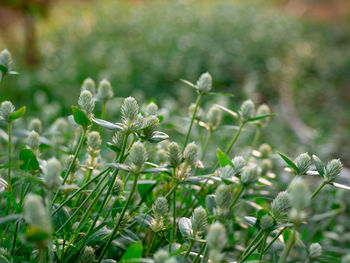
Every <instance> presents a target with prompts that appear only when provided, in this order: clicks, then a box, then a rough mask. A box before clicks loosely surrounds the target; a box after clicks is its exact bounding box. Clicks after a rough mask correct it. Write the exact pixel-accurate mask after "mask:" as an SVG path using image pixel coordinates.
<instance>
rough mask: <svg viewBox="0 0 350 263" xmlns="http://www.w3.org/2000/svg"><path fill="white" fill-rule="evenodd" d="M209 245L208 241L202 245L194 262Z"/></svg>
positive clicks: (195, 261) (194, 262) (195, 262)
mask: <svg viewBox="0 0 350 263" xmlns="http://www.w3.org/2000/svg"><path fill="white" fill-rule="evenodd" d="M206 247H207V243H205V244H204V245H203V246H202V247H201V250H200V251H199V252H198V254H197V256H196V258H195V259H194V261H193V263H197V262H198V261H199V259H200V257H201V254H202V253H203V251H204V250H205V249H206Z"/></svg>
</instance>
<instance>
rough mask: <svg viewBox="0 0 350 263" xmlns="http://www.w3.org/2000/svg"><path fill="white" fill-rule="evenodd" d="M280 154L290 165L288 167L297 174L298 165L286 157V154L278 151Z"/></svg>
mask: <svg viewBox="0 0 350 263" xmlns="http://www.w3.org/2000/svg"><path fill="white" fill-rule="evenodd" d="M278 154H279V155H280V156H281V158H282V159H283V160H284V161H285V162H286V163H287V164H288V166H289V167H290V168H292V169H293V170H294V171H295V172H296V173H297V174H299V169H298V167H297V166H296V165H295V164H294V163H293V162H292V161H291V160H290V159H289V158H288V157H287V156H285V155H284V154H282V153H278Z"/></svg>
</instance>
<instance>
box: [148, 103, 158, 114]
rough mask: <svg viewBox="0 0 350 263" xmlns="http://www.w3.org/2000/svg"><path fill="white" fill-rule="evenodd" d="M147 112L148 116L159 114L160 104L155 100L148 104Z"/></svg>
mask: <svg viewBox="0 0 350 263" xmlns="http://www.w3.org/2000/svg"><path fill="white" fill-rule="evenodd" d="M145 113H146V115H147V116H152V115H153V116H156V115H157V114H158V106H157V104H155V103H154V102H151V103H149V104H147V106H146V109H145Z"/></svg>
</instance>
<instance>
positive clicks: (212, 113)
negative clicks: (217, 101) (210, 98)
mask: <svg viewBox="0 0 350 263" xmlns="http://www.w3.org/2000/svg"><path fill="white" fill-rule="evenodd" d="M221 119H222V113H221V110H220V109H219V108H218V107H216V106H212V107H211V108H210V109H209V111H208V115H207V120H208V125H209V127H210V129H211V130H212V131H215V130H216V129H217V128H218V127H219V125H220V123H221Z"/></svg>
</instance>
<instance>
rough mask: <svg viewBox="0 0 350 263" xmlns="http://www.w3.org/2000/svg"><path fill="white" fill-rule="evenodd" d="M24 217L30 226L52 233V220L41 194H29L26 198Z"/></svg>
mask: <svg viewBox="0 0 350 263" xmlns="http://www.w3.org/2000/svg"><path fill="white" fill-rule="evenodd" d="M23 209H24V219H25V220H26V222H27V223H28V224H29V225H30V226H34V227H36V228H39V229H41V230H44V231H45V232H46V233H47V234H51V229H52V228H51V222H50V219H49V215H48V213H47V209H46V208H45V206H44V204H43V202H42V199H41V197H40V196H38V195H35V194H28V195H27V196H26V198H25V200H24V205H23Z"/></svg>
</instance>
